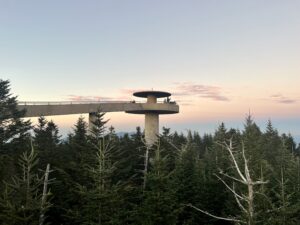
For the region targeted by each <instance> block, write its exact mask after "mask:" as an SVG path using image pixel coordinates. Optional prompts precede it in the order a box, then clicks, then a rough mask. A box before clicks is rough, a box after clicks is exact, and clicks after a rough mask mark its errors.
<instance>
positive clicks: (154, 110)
mask: <svg viewBox="0 0 300 225" xmlns="http://www.w3.org/2000/svg"><path fill="white" fill-rule="evenodd" d="M133 96H135V97H140V98H147V102H146V103H145V104H143V108H140V109H137V110H127V111H126V113H133V114H145V140H146V145H147V146H149V147H150V146H152V145H153V144H154V143H155V142H156V141H157V137H158V135H159V115H160V114H174V113H178V112H179V106H178V105H177V104H176V102H174V101H171V100H170V96H171V94H170V93H169V92H164V91H139V92H135V93H133ZM158 98H165V100H164V101H162V102H157V99H158Z"/></svg>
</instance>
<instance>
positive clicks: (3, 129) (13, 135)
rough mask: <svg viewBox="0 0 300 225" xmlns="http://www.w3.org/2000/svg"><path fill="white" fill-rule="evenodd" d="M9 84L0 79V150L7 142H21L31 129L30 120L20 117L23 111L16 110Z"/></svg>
mask: <svg viewBox="0 0 300 225" xmlns="http://www.w3.org/2000/svg"><path fill="white" fill-rule="evenodd" d="M9 86H10V84H9V81H7V80H2V79H0V151H3V150H4V149H5V144H6V143H8V142H12V143H13V142H17V143H16V144H18V143H19V144H20V143H22V140H24V138H26V137H27V136H28V131H29V130H30V129H31V123H30V121H24V120H22V119H21V118H22V117H23V116H24V115H25V111H24V110H22V111H20V110H18V108H17V97H16V96H12V94H10V87H9ZM15 146H16V145H15Z"/></svg>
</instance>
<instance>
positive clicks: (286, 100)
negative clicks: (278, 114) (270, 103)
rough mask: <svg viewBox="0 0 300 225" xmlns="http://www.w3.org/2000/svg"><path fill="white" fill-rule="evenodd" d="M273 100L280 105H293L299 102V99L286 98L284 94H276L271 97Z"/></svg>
mask: <svg viewBox="0 0 300 225" xmlns="http://www.w3.org/2000/svg"><path fill="white" fill-rule="evenodd" d="M270 97H271V98H272V99H273V100H275V101H276V102H278V103H282V104H293V103H296V102H297V101H298V100H297V99H292V98H289V97H286V96H284V95H282V94H274V95H271V96H270Z"/></svg>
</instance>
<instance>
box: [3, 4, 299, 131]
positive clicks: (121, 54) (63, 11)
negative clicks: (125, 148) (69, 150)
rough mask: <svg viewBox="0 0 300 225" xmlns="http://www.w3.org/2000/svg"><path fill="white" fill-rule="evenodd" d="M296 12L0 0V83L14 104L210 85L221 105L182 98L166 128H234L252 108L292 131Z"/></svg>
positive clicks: (268, 7)
mask: <svg viewBox="0 0 300 225" xmlns="http://www.w3.org/2000/svg"><path fill="white" fill-rule="evenodd" d="M299 12H300V1H296V0H294V1H292V0H286V1H282V0H269V1H263V0H251V1H244V0H226V1H225V0H224V1H221V0H209V1H201V0H184V1H179V0H151V1H148V0H128V1H127V0H118V1H117V0H107V1H101V0H97V1H96V0H93V1H92V0H87V1H78V0H69V1H68V0H51V1H50V0H48V1H38V0H26V1H22V0H0V77H1V78H3V79H9V80H10V81H11V83H12V88H13V92H14V93H16V94H18V95H19V99H20V100H67V99H69V95H76V96H77V95H78V96H83V97H84V96H107V97H111V96H112V97H115V98H118V97H125V98H126V96H124V93H126V92H124V89H149V88H155V89H161V90H167V91H171V92H176V91H180V90H179V89H180V84H186V83H188V84H189V85H192V84H193V85H206V86H207V87H211V86H213V87H218V88H219V89H220V91H219V92H220V93H217V95H218V96H219V95H224V96H226V98H227V99H229V101H228V102H220V101H216V100H215V99H207V98H206V97H205V96H204V97H203V96H202V97H200V98H198V97H197V98H195V96H190V99H192V100H189V99H187V98H186V97H185V98H183V99H182V101H181V103H182V104H184V105H183V106H182V109H183V110H182V114H183V115H181V116H180V117H179V118H180V121H181V122H180V125H179V123H176V121H177V119H174V121H173V122H172V120H170V121H168V123H170V126H174V128H178V129H185V128H186V126H188V125H189V124H194V126H192V125H191V126H192V127H191V129H198V128H196V127H195V124H199V126H200V125H201V123H203V124H204V123H210V124H211V126H212V127H214V126H215V125H216V124H217V123H218V121H220V120H224V121H225V122H226V120H227V121H228V123H229V125H230V124H232V125H234V123H231V122H230V121H232V120H236V121H240V120H241V119H240V118H243V117H244V115H245V114H246V113H247V111H248V109H249V108H251V109H253V113H254V115H255V116H256V118H258V119H265V118H271V119H273V120H275V121H276V120H278V121H286V120H289V121H290V120H291V119H292V120H293V121H294V123H293V124H297V125H299V126H298V127H300V119H299V111H297V110H300V108H299V104H300V101H299V100H300V91H299V89H298V86H299V82H300V63H299V62H300V44H299V40H300V13H299ZM181 91H182V90H181ZM195 94H198V93H197V92H196V93H195ZM214 94H216V93H214ZM275 95H276V96H277V97H274V96H275ZM271 96H273V97H271ZM278 96H279V97H278ZM178 97H180V96H178ZM128 98H130V96H128ZM279 102H280V103H281V104H279ZM283 102H285V103H288V104H282V103H283ZM188 105H194V106H193V107H190V106H188ZM196 105H199V107H196ZM200 105H201V107H200ZM203 108H210V109H211V111H214V112H215V111H222V110H225V109H226V110H227V109H228V108H234V110H231V111H227V112H226V113H224V116H223V117H222V116H220V114H215V116H212V117H209V118H208V117H207V118H206V117H205V116H203V115H208V114H209V112H208V111H205V112H204V111H202V110H203ZM226 110H225V111H226ZM192 112H197V113H198V115H199V120H198V119H197V116H195V114H192ZM263 112H265V113H263ZM237 115H240V116H237ZM185 116H186V117H185ZM203 118H204V119H203ZM205 118H206V119H205ZM185 119H186V120H187V122H186V126H185V125H182V121H185ZM205 121H206V122H205ZM207 121H209V122H207ZM176 124H178V125H176ZM137 125H139V124H137ZM115 126H116V127H118V124H115ZM203 126H204V125H203ZM278 126H279V127H282V128H281V130H282V131H285V132H287V131H289V129H292V132H293V133H295V134H297V135H298V134H300V128H299V129H295V128H289V126H290V125H288V123H284V122H279V123H278ZM124 127H126V126H125V125H124ZM127 127H129V125H128V126H127ZM199 129H201V128H199Z"/></svg>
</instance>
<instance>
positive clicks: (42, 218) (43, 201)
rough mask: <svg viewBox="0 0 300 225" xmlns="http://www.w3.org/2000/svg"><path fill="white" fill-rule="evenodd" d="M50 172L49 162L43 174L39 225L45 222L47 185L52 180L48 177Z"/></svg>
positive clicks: (47, 205)
mask: <svg viewBox="0 0 300 225" xmlns="http://www.w3.org/2000/svg"><path fill="white" fill-rule="evenodd" d="M51 172H52V170H50V164H49V163H48V164H47V167H46V171H45V175H44V186H43V193H42V198H41V208H40V218H39V225H43V224H44V222H45V212H46V211H47V209H48V208H49V202H48V200H47V197H48V195H49V191H48V185H49V184H50V183H51V182H52V181H53V180H54V179H49V174H50V173H51Z"/></svg>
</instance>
